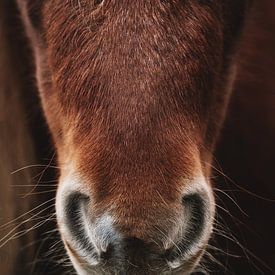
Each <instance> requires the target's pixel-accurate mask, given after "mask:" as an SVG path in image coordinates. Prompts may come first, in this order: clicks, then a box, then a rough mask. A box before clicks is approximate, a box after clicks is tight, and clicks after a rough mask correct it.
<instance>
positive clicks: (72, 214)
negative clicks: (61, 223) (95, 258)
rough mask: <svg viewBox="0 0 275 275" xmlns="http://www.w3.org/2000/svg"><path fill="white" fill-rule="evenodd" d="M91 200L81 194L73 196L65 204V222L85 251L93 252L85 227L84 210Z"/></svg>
mask: <svg viewBox="0 0 275 275" xmlns="http://www.w3.org/2000/svg"><path fill="white" fill-rule="evenodd" d="M88 201H89V198H88V197H87V196H85V195H83V194H81V193H73V194H71V195H70V196H69V197H68V198H67V200H66V204H65V217H66V218H65V221H66V226H67V227H68V229H69V231H70V234H71V235H72V236H73V238H74V239H75V240H76V241H77V243H78V244H79V245H80V246H82V247H83V248H84V246H85V249H87V248H88V249H89V250H93V247H92V245H91V244H89V240H87V236H86V233H85V229H84V226H83V213H82V209H83V207H85V205H86V204H87V203H88Z"/></svg>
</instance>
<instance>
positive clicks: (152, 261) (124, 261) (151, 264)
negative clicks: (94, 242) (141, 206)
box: [64, 240, 207, 275]
mask: <svg viewBox="0 0 275 275" xmlns="http://www.w3.org/2000/svg"><path fill="white" fill-rule="evenodd" d="M64 243H65V246H66V248H67V250H68V253H69V255H70V257H71V260H72V262H73V264H74V266H75V268H76V270H77V274H80V275H89V274H106V275H109V274H110V275H111V274H121V275H122V274H129V275H140V274H150V275H157V274H160V275H170V274H179V275H180V274H181V275H189V274H192V275H200V274H207V273H205V271H203V270H200V269H197V268H196V266H197V264H198V262H199V260H200V258H201V256H202V254H203V253H204V249H201V250H199V251H198V252H197V253H196V254H195V255H194V256H192V257H191V258H189V259H186V260H180V259H179V260H178V263H177V264H175V262H174V263H173V264H172V263H171V262H170V261H169V256H170V255H172V254H173V253H174V252H173V250H172V249H169V250H167V251H165V253H163V254H162V255H158V256H157V255H155V256H154V255H152V254H150V255H149V254H148V253H147V251H146V250H140V251H138V250H136V251H135V253H134V255H133V253H128V252H127V249H126V251H125V254H123V255H117V258H113V259H112V260H110V259H109V257H108V254H109V252H110V251H106V252H104V253H102V255H101V256H100V259H94V260H93V261H88V260H84V259H83V257H81V256H80V255H79V253H78V252H77V251H76V250H75V249H74V248H73V247H72V246H71V245H70V243H69V242H67V241H65V240H64ZM127 253H128V254H127Z"/></svg>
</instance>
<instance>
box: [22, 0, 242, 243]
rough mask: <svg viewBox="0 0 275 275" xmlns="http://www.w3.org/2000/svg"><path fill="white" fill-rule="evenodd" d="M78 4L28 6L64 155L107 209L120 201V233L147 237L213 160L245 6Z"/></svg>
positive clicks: (47, 108)
mask: <svg viewBox="0 0 275 275" xmlns="http://www.w3.org/2000/svg"><path fill="white" fill-rule="evenodd" d="M24 2H25V3H28V1H22V0H21V1H19V3H21V4H22V3H24ZM76 2H77V1H76ZM76 2H74V1H62V2H61V1H58V0H53V1H48V2H47V3H46V4H45V5H43V4H41V2H40V3H38V2H37V3H36V2H32V3H31V2H30V3H31V4H32V7H31V9H30V7H29V6H26V7H24V6H23V5H22V6H21V11H23V12H22V14H23V17H24V21H25V24H26V22H27V21H28V20H29V19H30V20H31V21H30V23H31V24H32V26H31V24H29V23H28V22H27V24H26V26H27V31H28V34H29V37H30V38H31V40H32V47H33V49H34V51H35V52H36V58H37V57H38V55H39V56H40V57H42V58H41V59H39V60H38V59H37V66H38V68H39V70H40V73H39V72H38V83H39V87H40V93H41V98H42V102H43V107H44V112H45V115H46V118H47V120H48V123H49V126H50V128H51V131H52V134H53V136H54V140H55V144H56V147H57V150H58V154H59V162H60V165H61V166H64V167H65V165H66V163H67V162H68V161H69V160H71V159H73V160H74V161H75V162H76V167H77V171H78V172H80V173H81V174H82V176H83V179H85V182H87V183H88V187H89V189H90V191H91V193H92V194H93V197H94V198H95V205H94V207H95V208H96V210H97V212H98V213H100V212H102V211H103V210H104V209H106V208H108V206H109V205H110V204H113V203H116V206H117V207H116V209H115V214H116V215H117V217H118V220H119V223H118V226H119V227H120V228H121V230H122V231H124V232H127V234H129V235H135V236H137V237H141V238H148V237H149V236H150V230H151V228H152V225H153V222H157V223H159V221H162V220H164V219H163V217H164V216H167V215H170V216H171V217H173V215H175V213H176V212H175V211H176V210H177V204H178V201H179V199H180V192H179V190H181V189H182V188H186V184H187V183H186V181H181V179H182V178H184V179H188V178H191V177H193V176H194V172H196V171H195V169H197V168H198V167H197V165H198V162H199V159H200V161H201V162H202V164H203V165H205V163H210V162H211V157H212V151H213V148H214V144H215V141H216V137H217V134H218V132H219V128H220V125H221V122H222V121H223V116H224V113H225V109H226V105H227V102H228V98H229V93H228V91H227V89H226V86H227V82H228V76H229V75H230V63H231V61H232V57H233V56H234V55H233V54H234V52H235V46H236V43H237V40H238V37H239V36H238V35H239V32H240V30H241V26H242V23H243V18H244V11H245V5H244V6H243V7H242V6H241V5H242V4H240V3H239V1H224V2H223V3H221V2H220V1H212V2H211V3H209V2H206V1H185V2H184V1H171V2H170V3H168V2H161V1H149V2H148V3H143V2H142V1H126V0H124V1H120V2H118V1H117V2H116V3H115V1H114V2H111V1H110V2H108V1H106V2H107V3H105V4H104V5H103V6H102V7H98V6H93V4H92V3H90V2H88V1H80V2H79V3H80V5H79V6H78V5H77V3H76ZM242 3H246V1H243V2H242ZM28 4H29V3H28ZM38 4H39V7H38V6H36V5H38ZM37 11H38V12H37ZM111 11H112V12H111ZM236 11H238V12H236ZM38 33H42V34H43V35H41V36H40V35H38ZM204 173H205V174H206V175H208V176H209V175H210V172H209V166H205V167H204ZM156 190H157V191H158V192H159V194H158V193H156ZM153 205H154V206H155V205H158V206H159V209H157V210H153V209H156V207H152V206H153ZM127 206H128V207H127ZM126 210H127V211H126ZM137 224H139V227H137V226H136V225H137ZM137 228H138V229H137Z"/></svg>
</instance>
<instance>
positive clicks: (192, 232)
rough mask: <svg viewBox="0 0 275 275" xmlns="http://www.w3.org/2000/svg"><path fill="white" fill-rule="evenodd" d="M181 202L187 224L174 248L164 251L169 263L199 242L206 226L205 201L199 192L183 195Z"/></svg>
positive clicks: (182, 255) (183, 255)
mask: <svg viewBox="0 0 275 275" xmlns="http://www.w3.org/2000/svg"><path fill="white" fill-rule="evenodd" d="M182 204H183V206H184V208H185V210H186V218H187V222H188V225H187V226H186V229H185V235H184V236H183V238H182V240H181V241H180V242H179V243H178V244H177V247H176V249H174V248H172V249H170V250H168V251H167V253H166V255H167V259H168V261H169V262H171V264H172V262H173V261H177V260H178V258H179V257H183V258H184V257H185V255H186V254H187V253H188V252H190V251H191V250H192V248H193V247H194V246H196V244H199V243H200V239H201V238H202V236H203V232H204V229H205V227H206V203H205V201H204V199H203V197H202V196H201V195H200V194H197V193H195V194H190V195H187V196H184V197H183V199H182ZM172 265H173V264H172Z"/></svg>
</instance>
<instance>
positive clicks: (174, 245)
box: [59, 193, 207, 268]
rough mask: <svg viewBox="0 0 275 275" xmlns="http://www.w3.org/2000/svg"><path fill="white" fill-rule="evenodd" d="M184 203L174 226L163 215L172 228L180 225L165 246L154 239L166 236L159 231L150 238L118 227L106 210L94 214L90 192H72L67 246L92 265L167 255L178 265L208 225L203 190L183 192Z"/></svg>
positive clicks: (65, 218) (66, 223)
mask: <svg viewBox="0 0 275 275" xmlns="http://www.w3.org/2000/svg"><path fill="white" fill-rule="evenodd" d="M181 207H182V210H183V215H182V216H181V218H182V221H181V220H180V219H179V220H178V221H179V223H178V224H173V226H172V224H169V217H163V220H164V223H163V224H165V226H166V228H170V227H171V228H170V229H171V231H173V230H175V227H177V228H178V234H176V235H174V236H173V237H172V236H170V237H169V238H168V239H169V245H166V246H165V245H164V243H162V244H161V242H158V241H157V242H154V240H159V239H158V238H159V236H162V235H159V236H157V234H156V231H152V233H151V238H150V239H149V238H147V239H143V238H141V237H140V236H137V235H131V234H129V232H127V234H126V233H125V231H123V230H118V228H119V227H118V226H117V224H116V223H115V221H114V219H113V218H112V216H111V215H108V214H103V215H97V216H96V217H94V218H93V217H92V216H93V215H92V213H91V212H92V211H91V205H90V198H89V196H86V195H83V194H81V193H71V194H70V195H69V196H68V197H67V199H66V200H65V204H64V209H65V213H64V215H63V220H61V222H60V224H61V227H62V228H61V232H62V233H63V234H62V235H63V239H64V240H65V243H67V244H68V245H67V248H68V247H69V249H71V250H73V251H74V254H77V255H79V257H80V258H81V259H85V261H86V262H87V263H88V264H89V265H92V266H97V265H101V264H106V263H108V264H110V263H113V265H116V264H118V263H122V262H132V263H135V264H136V265H138V264H139V263H140V262H143V263H144V262H150V259H154V260H155V259H163V260H164V261H165V263H168V264H169V265H170V267H171V268H177V265H178V263H179V262H180V261H182V260H183V258H187V257H189V256H190V255H188V251H192V250H193V249H195V250H197V249H196V247H197V246H199V245H200V243H201V242H202V238H201V237H202V236H203V235H205V228H207V203H206V202H205V200H204V198H203V196H201V194H198V193H194V194H189V195H185V196H183V198H182V201H181ZM59 217H60V215H59ZM166 219H167V220H166ZM136 226H139V225H138V224H136ZM158 226H159V231H162V232H163V231H164V230H165V229H164V228H162V227H161V224H158ZM160 227H161V228H160ZM206 230H207V229H206ZM171 231H166V233H167V234H169V232H171ZM64 233H65V234H64ZM163 237H165V238H166V237H167V236H163ZM71 244H72V245H71ZM179 258H181V259H180V260H179Z"/></svg>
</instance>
